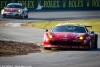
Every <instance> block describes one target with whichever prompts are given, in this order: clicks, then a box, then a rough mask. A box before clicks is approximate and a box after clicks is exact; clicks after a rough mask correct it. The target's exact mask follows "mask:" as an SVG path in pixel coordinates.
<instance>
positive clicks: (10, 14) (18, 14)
mask: <svg viewBox="0 0 100 67" xmlns="http://www.w3.org/2000/svg"><path fill="white" fill-rule="evenodd" d="M1 16H2V17H20V16H21V13H18V12H4V13H2V14H1Z"/></svg>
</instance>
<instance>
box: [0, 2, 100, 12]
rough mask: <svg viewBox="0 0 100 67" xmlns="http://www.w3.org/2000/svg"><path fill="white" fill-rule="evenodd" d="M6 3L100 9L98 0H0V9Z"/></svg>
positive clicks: (33, 7) (39, 8)
mask: <svg viewBox="0 0 100 67" xmlns="http://www.w3.org/2000/svg"><path fill="white" fill-rule="evenodd" d="M8 3H22V4H23V5H24V6H25V7H27V8H28V9H29V10H31V11H34V10H100V0H0V9H2V8H3V7H5V6H6V5H7V4H8Z"/></svg>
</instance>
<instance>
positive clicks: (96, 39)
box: [94, 34, 98, 49]
mask: <svg viewBox="0 0 100 67" xmlns="http://www.w3.org/2000/svg"><path fill="white" fill-rule="evenodd" d="M97 42H98V35H97V34H96V35H95V44H94V45H95V46H94V49H97V48H98V45H97Z"/></svg>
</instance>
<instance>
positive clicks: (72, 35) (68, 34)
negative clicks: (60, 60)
mask: <svg viewBox="0 0 100 67" xmlns="http://www.w3.org/2000/svg"><path fill="white" fill-rule="evenodd" d="M53 34H54V35H55V37H58V38H63V37H67V38H76V37H80V36H83V35H85V33H75V32H53Z"/></svg>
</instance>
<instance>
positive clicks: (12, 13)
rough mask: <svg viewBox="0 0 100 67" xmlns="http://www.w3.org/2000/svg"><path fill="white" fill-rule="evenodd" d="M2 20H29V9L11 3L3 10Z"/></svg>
mask: <svg viewBox="0 0 100 67" xmlns="http://www.w3.org/2000/svg"><path fill="white" fill-rule="evenodd" d="M1 16H2V18H5V17H17V18H22V19H23V18H28V9H27V8H25V7H24V6H23V5H22V4H20V3H9V4H7V6H6V7H4V8H3V9H2V10H1Z"/></svg>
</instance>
